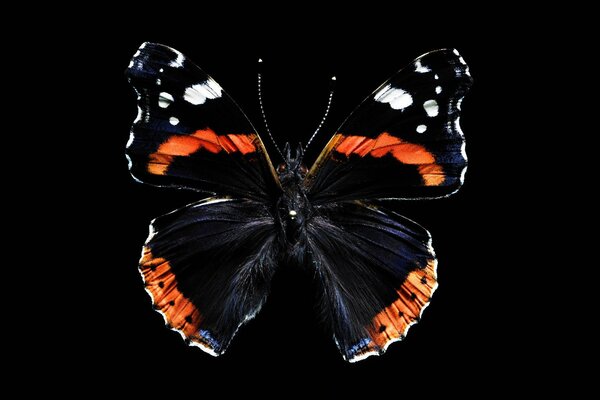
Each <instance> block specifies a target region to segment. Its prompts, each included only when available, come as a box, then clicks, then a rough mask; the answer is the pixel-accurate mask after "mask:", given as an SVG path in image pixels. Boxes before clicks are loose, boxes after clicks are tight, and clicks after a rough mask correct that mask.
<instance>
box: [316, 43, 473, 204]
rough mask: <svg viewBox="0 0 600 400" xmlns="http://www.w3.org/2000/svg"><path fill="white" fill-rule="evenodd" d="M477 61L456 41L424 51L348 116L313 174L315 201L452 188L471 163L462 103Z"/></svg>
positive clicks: (410, 195)
mask: <svg viewBox="0 0 600 400" xmlns="http://www.w3.org/2000/svg"><path fill="white" fill-rule="evenodd" d="M471 83H472V79H471V75H470V74H469V68H468V67H467V64H466V63H465V61H464V60H463V58H462V57H461V56H460V55H459V53H458V51H456V50H451V49H443V50H437V51H433V52H430V53H427V54H425V55H423V56H421V57H419V58H417V59H416V60H415V61H414V62H413V63H411V64H410V65H409V66H408V67H406V68H404V69H402V70H401V71H399V72H398V73H397V74H396V75H394V76H393V77H392V78H391V79H389V80H388V81H387V82H385V83H384V84H383V85H381V87H379V88H378V89H377V90H375V92H374V93H373V94H372V95H370V96H369V97H367V99H365V100H364V101H363V103H362V104H361V105H360V106H359V107H358V108H357V109H356V110H355V111H354V112H353V113H352V114H351V115H350V117H348V119H347V120H346V121H345V122H344V123H343V124H342V126H341V127H340V128H339V129H338V131H337V133H336V134H335V135H334V136H333V138H332V139H331V140H330V142H329V143H328V144H327V146H326V148H325V150H323V152H322V153H321V155H320V156H319V158H318V159H317V161H316V162H315V164H314V165H313V166H312V168H311V169H310V171H309V173H308V174H307V177H306V180H305V186H306V188H307V191H308V194H309V197H310V199H311V200H312V201H313V203H314V204H322V203H328V202H335V201H343V200H365V199H414V198H435V197H443V196H447V195H450V194H452V193H454V192H455V191H457V190H458V188H459V187H460V186H461V184H462V180H463V175H464V173H465V170H466V166H467V157H466V154H465V141H464V137H463V134H462V131H461V129H460V125H459V115H460V104H461V100H462V98H463V96H464V95H465V93H466V92H467V90H468V89H469V87H470V86H471Z"/></svg>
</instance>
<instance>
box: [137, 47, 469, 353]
mask: <svg viewBox="0 0 600 400" xmlns="http://www.w3.org/2000/svg"><path fill="white" fill-rule="evenodd" d="M126 75H127V78H128V79H129V81H130V83H131V84H132V85H133V87H134V88H135V91H136V93H137V95H138V114H137V117H136V119H135V121H134V122H133V125H132V128H131V136H130V140H129V142H128V143H127V157H128V158H129V161H130V163H129V168H130V172H131V174H132V175H133V177H134V178H135V179H136V180H138V181H141V182H144V183H148V184H152V185H157V186H168V187H175V188H182V189H191V190H195V191H199V192H203V193H204V195H203V196H212V197H208V198H205V199H203V200H200V201H198V202H196V203H192V204H190V205H188V206H186V207H183V208H181V209H179V210H177V211H174V212H171V213H169V214H166V215H163V216H161V217H159V218H157V219H155V220H154V221H152V224H151V226H150V235H149V237H148V239H147V241H146V243H145V246H144V248H143V252H142V257H141V259H140V262H139V269H140V272H141V274H142V277H143V279H144V283H145V288H146V291H147V292H148V293H149V294H150V297H151V298H152V302H153V305H154V307H155V309H156V310H157V311H158V312H160V313H161V314H162V316H163V317H164V319H165V322H166V324H167V325H168V326H169V327H170V328H171V329H173V330H175V331H177V332H178V333H179V334H181V336H182V337H183V338H184V339H185V340H186V342H187V343H188V344H190V345H192V346H197V347H199V348H200V349H202V350H204V351H205V352H207V353H209V354H211V355H214V356H218V355H220V354H223V353H224V352H225V350H226V349H227V347H228V345H229V343H230V342H231V340H232V338H233V336H234V335H235V334H236V332H237V331H238V329H239V328H240V327H241V326H242V325H243V324H244V323H245V322H247V321H249V320H250V319H252V318H253V317H254V316H255V315H256V314H257V313H258V312H259V311H260V308H261V307H262V305H263V304H264V302H265V301H266V298H267V295H268V292H269V289H270V285H271V280H272V277H273V275H274V273H275V271H276V269H277V268H280V267H286V268H289V267H291V266H297V267H300V268H303V269H305V270H306V271H307V272H308V273H310V274H312V275H313V276H315V277H316V278H317V279H316V281H317V286H318V289H319V290H318V294H319V296H320V299H319V300H320V301H319V305H320V307H321V308H322V312H323V314H324V315H325V316H326V317H327V318H326V321H327V323H328V324H329V328H330V330H331V332H332V334H333V337H334V339H335V342H336V344H337V346H338V348H339V350H340V352H341V353H342V356H343V357H344V359H346V360H347V361H350V362H355V361H359V360H362V359H364V358H366V357H368V356H371V355H379V354H382V353H383V352H385V350H386V349H387V348H388V346H389V345H390V344H391V343H393V342H395V341H399V340H402V339H403V338H404V336H405V335H406V334H407V332H408V330H409V328H410V327H411V325H413V324H415V323H416V322H418V321H419V319H420V317H421V314H422V313H423V310H424V309H425V308H426V307H427V306H428V305H429V302H430V300H431V297H432V295H433V293H434V291H435V290H436V288H437V275H436V268H437V259H436V256H435V253H434V250H433V247H432V243H431V236H430V235H429V233H428V232H427V230H426V229H425V228H423V227H421V226H420V225H418V224H417V223H415V222H413V221H411V220H409V219H407V218H405V217H403V216H401V215H398V214H396V213H395V212H392V211H390V210H388V209H385V208H383V207H381V206H377V205H376V204H380V202H375V201H374V200H380V199H417V198H426V199H430V198H437V197H444V196H448V195H450V194H452V193H454V192H455V191H456V190H458V189H459V187H460V186H461V185H462V182H463V178H464V174H465V170H466V166H467V160H466V153H465V140H464V136H463V133H462V131H461V127H460V119H459V115H460V109H461V101H462V98H463V96H464V95H465V93H466V92H467V90H468V89H469V87H470V85H471V83H472V80H471V76H470V73H469V69H468V67H467V65H466V63H465V61H464V60H463V58H462V57H461V56H460V55H459V54H458V52H457V51H456V50H448V49H444V50H437V51H434V52H431V53H428V54H425V55H423V56H422V57H420V58H418V59H416V60H415V61H414V62H413V63H411V64H410V65H409V66H408V67H406V68H405V69H403V70H401V71H399V72H398V73H397V74H396V75H394V76H393V77H392V78H391V79H390V80H388V81H387V82H385V83H384V84H383V85H382V86H381V87H379V88H378V89H377V90H376V91H375V92H374V93H373V94H372V95H371V96H369V97H367V99H366V100H365V101H364V102H363V103H362V104H361V105H360V106H359V107H358V108H357V109H356V110H355V111H354V112H353V113H352V114H351V115H350V116H349V117H348V119H347V120H346V121H345V122H344V123H343V124H342V125H341V126H340V128H339V129H338V130H337V131H336V133H335V134H334V135H333V137H332V138H331V140H330V142H329V143H328V145H327V146H326V147H325V149H324V150H323V151H322V153H321V155H320V156H319V157H318V159H317V161H316V162H315V163H314V165H313V166H312V168H310V170H308V173H307V172H306V171H307V168H306V166H304V165H303V148H302V147H301V146H300V148H299V149H298V151H297V152H296V154H295V155H293V154H292V153H291V151H290V148H289V145H288V146H286V148H285V155H284V156H283V158H284V159H283V160H282V161H283V164H282V166H281V168H278V170H277V171H278V172H275V169H274V168H273V165H272V164H271V161H270V159H269V156H268V154H267V152H266V150H265V147H264V145H263V143H262V141H261V138H260V137H259V135H258V134H257V131H256V129H254V127H253V126H252V124H251V123H250V122H249V121H248V119H247V118H246V116H245V115H244V113H243V112H242V111H241V110H240V108H239V107H238V106H237V105H236V104H235V103H234V101H233V100H232V99H231V98H230V97H229V96H228V95H227V93H225V92H224V91H223V89H222V88H221V86H220V85H219V84H218V83H217V82H215V81H214V80H213V79H212V78H211V77H210V76H208V75H207V74H206V73H204V72H203V71H202V70H201V69H200V68H198V67H197V66H195V65H194V64H193V63H192V62H190V61H189V60H188V59H187V58H186V57H185V56H184V55H183V54H181V53H180V52H178V51H177V50H174V49H172V48H169V47H167V46H163V45H160V44H153V43H144V44H143V45H142V46H141V47H140V49H139V50H138V52H137V53H136V54H135V55H134V57H133V59H132V60H131V63H130V65H129V67H128V68H127V71H126Z"/></svg>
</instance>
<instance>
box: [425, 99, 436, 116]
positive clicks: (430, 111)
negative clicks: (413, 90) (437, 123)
mask: <svg viewBox="0 0 600 400" xmlns="http://www.w3.org/2000/svg"><path fill="white" fill-rule="evenodd" d="M423 108H424V109H425V112H426V113H427V115H428V116H430V117H435V116H436V115H438V113H439V111H440V108H439V107H438V103H437V101H435V100H427V101H426V102H425V103H423Z"/></svg>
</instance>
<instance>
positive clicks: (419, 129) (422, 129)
mask: <svg viewBox="0 0 600 400" xmlns="http://www.w3.org/2000/svg"><path fill="white" fill-rule="evenodd" d="M426 130H427V125H419V126H417V132H419V133H423V132H425V131H426Z"/></svg>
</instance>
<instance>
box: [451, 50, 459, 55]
mask: <svg viewBox="0 0 600 400" xmlns="http://www.w3.org/2000/svg"><path fill="white" fill-rule="evenodd" d="M452 52H453V53H454V54H455V55H457V56H459V57H460V53H459V52H458V50H456V49H454V50H452Z"/></svg>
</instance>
